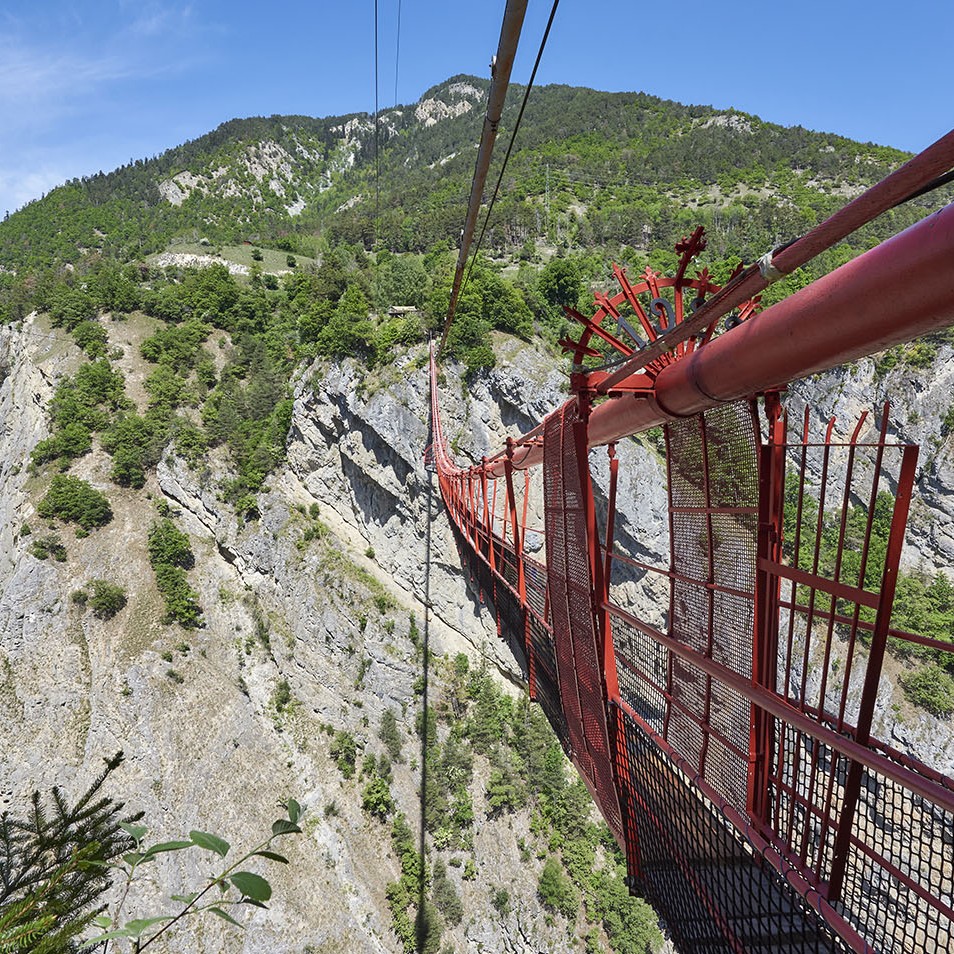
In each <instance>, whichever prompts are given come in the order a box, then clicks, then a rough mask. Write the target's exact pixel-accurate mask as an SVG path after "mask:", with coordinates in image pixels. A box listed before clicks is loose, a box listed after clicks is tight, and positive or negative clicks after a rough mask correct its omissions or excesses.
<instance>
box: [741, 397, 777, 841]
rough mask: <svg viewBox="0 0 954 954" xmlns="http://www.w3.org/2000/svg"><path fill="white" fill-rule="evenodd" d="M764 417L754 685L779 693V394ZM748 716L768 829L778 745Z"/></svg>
mask: <svg viewBox="0 0 954 954" xmlns="http://www.w3.org/2000/svg"><path fill="white" fill-rule="evenodd" d="M765 415H766V417H767V419H768V441H767V442H766V443H765V444H763V445H762V447H761V448H760V450H759V525H758V538H757V541H756V571H755V614H754V632H753V634H752V681H753V682H754V683H755V684H756V685H757V686H762V687H764V688H765V689H768V690H769V691H770V692H775V690H776V673H777V671H778V613H779V595H780V593H779V587H780V580H779V578H778V576H776V575H775V574H773V573H771V572H769V571H768V570H767V569H765V568H764V563H763V561H768V562H771V563H778V562H780V560H781V556H782V523H783V516H784V511H785V432H786V422H785V418H784V416H783V415H782V406H781V403H780V401H779V396H778V392H777V391H770V392H768V393H767V394H766V395H765ZM750 712H751V715H750V726H749V769H748V791H747V803H748V804H747V808H748V812H749V815H750V817H751V818H752V820H753V821H758V822H760V823H761V824H762V825H764V826H767V825H768V823H769V818H770V815H771V808H772V807H771V805H770V804H769V773H770V771H771V767H772V760H773V751H774V746H775V720H774V719H773V717H772V716H770V715H769V714H768V713H767V712H766V711H765V710H764V709H761V708H759V707H758V706H757V705H754V704H753V705H752V706H751V710H750Z"/></svg>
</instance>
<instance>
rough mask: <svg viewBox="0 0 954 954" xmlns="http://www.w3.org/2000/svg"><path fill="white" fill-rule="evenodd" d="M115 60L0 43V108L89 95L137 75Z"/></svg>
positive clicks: (130, 66) (131, 65)
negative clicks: (106, 85) (107, 84)
mask: <svg viewBox="0 0 954 954" xmlns="http://www.w3.org/2000/svg"><path fill="white" fill-rule="evenodd" d="M140 70H141V68H137V67H136V65H135V64H134V63H132V62H123V61H122V60H121V59H118V58H116V57H108V56H107V57H83V56H78V55H76V54H74V53H69V52H57V51H53V50H43V49H39V48H34V49H29V48H24V47H12V46H11V45H10V44H9V43H2V42H0V107H3V106H4V105H9V104H14V105H25V104H37V103H43V102H48V103H51V104H55V103H58V102H59V103H61V102H62V100H63V98H64V97H66V98H70V99H73V98H77V97H81V96H85V95H88V94H89V93H90V92H92V91H95V90H96V89H97V88H98V87H100V86H102V85H104V84H106V83H111V82H117V81H123V80H126V79H129V78H130V77H131V76H133V75H135V74H136V73H137V72H139V71H140Z"/></svg>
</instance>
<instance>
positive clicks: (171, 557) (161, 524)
mask: <svg viewBox="0 0 954 954" xmlns="http://www.w3.org/2000/svg"><path fill="white" fill-rule="evenodd" d="M147 545H148V548H149V562H150V563H151V564H152V565H153V567H154V568H155V569H158V568H159V567H160V566H178V567H182V568H183V569H185V570H189V569H191V568H192V567H193V566H195V556H194V555H193V553H192V547H191V546H189V538H188V537H187V536H186V535H185V534H184V533H183V532H182V531H181V530H180V529H179V528H178V527H177V526H176V525H175V524H174V523H173V522H172V521H171V520H170V519H169V518H168V517H164V518H163V519H162V520H160V521H158V522H157V523H154V524H153V525H152V526H151V527H150V528H149V538H148V544H147Z"/></svg>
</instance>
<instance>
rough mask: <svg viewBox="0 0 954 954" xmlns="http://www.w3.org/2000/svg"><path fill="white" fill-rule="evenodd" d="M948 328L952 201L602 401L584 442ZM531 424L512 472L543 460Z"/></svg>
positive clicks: (496, 463)
mask: <svg viewBox="0 0 954 954" xmlns="http://www.w3.org/2000/svg"><path fill="white" fill-rule="evenodd" d="M949 325H954V203H952V204H951V205H948V206H946V207H945V208H943V209H941V210H940V211H938V212H935V213H933V214H932V215H929V216H928V217H927V218H926V219H922V220H921V221H920V222H918V223H916V224H915V225H912V226H911V227H910V228H908V229H905V231H903V232H901V233H900V234H898V235H895V236H894V237H893V238H890V239H888V240H887V241H885V242H882V243H881V244H880V245H878V246H876V247H875V248H873V249H871V250H870V251H868V252H865V253H863V254H862V255H859V256H858V257H857V258H855V259H853V260H852V261H850V262H848V263H847V264H846V265H842V266H841V268H838V269H836V270H835V271H833V272H831V273H830V274H828V275H826V276H825V277H824V278H821V279H819V280H818V281H816V282H814V283H812V284H811V285H809V286H808V287H806V288H803V289H802V290H801V291H798V292H796V293H795V294H794V295H791V296H790V297H789V298H786V299H785V300H784V301H781V302H779V303H778V304H776V305H772V306H771V307H770V308H766V309H765V311H764V312H762V313H761V314H760V315H757V316H755V317H754V318H752V319H750V320H749V321H745V322H743V323H742V324H741V325H739V326H738V327H736V328H734V329H733V330H732V331H730V332H725V333H723V334H721V335H719V336H718V337H717V338H714V339H712V340H711V341H710V342H709V343H708V344H706V345H705V346H704V347H701V348H698V349H697V350H695V351H693V352H692V354H690V355H689V356H688V357H686V358H683V359H682V360H680V361H677V362H675V363H674V364H671V365H669V366H667V367H666V368H664V369H663V370H662V371H661V372H660V373H659V375H658V377H657V378H656V381H655V386H654V388H653V390H652V391H637V392H635V393H628V394H623V395H620V396H617V397H611V398H610V399H609V400H608V401H605V402H604V403H603V404H601V405H599V406H597V407H595V408H594V409H593V411H592V412H591V414H590V420H589V446H590V447H599V446H601V445H603V444H609V443H612V442H613V441H617V440H620V439H621V438H623V437H628V436H629V435H631V434H638V433H640V432H642V431H646V430H648V429H649V428H651V427H656V426H657V425H659V424H663V423H665V422H666V421H668V420H674V419H676V418H681V417H690V416H692V415H693V414H698V413H699V412H700V411H705V410H708V409H709V408H711V407H715V406H716V405H717V404H724V403H729V402H731V401H737V400H740V399H742V398H746V397H750V396H751V395H753V394H759V393H761V392H763V391H768V390H771V389H773V388H776V387H779V386H782V385H785V384H788V383H789V382H790V381H795V380H797V379H798V378H804V377H807V376H808V375H810V374H815V373H817V372H819V371H827V370H830V369H831V368H835V367H838V366H839V365H842V364H845V363H846V362H848V361H854V360H855V359H857V358H862V357H865V356H867V355H870V354H874V353H875V352H878V351H883V350H884V349H885V348H890V347H893V346H894V345H897V344H902V343H904V342H906V341H911V340H912V339H914V338H917V337H919V336H920V335H926V334H929V333H930V332H932V331H938V330H939V329H941V328H946V327H948V326H949ZM572 400H574V401H575V400H576V398H573V399H572ZM541 426H542V425H541ZM541 426H538V427H536V428H534V430H533V431H531V432H530V433H529V434H526V435H524V437H523V438H521V439H520V441H518V442H517V446H516V453H515V454H514V459H513V467H514V469H515V470H525V469H527V468H529V467H536V466H538V465H539V464H541V463H542V462H543V446H542V444H541V443H538V442H535V440H533V439H532V438H531V435H534V436H535V435H537V434H539V433H540V431H541ZM487 469H488V472H489V473H490V474H492V475H493V476H495V477H499V476H502V475H503V472H504V465H503V460H502V458H501V456H500V455H498V457H497V458H491V459H490V460H489V461H488V464H487Z"/></svg>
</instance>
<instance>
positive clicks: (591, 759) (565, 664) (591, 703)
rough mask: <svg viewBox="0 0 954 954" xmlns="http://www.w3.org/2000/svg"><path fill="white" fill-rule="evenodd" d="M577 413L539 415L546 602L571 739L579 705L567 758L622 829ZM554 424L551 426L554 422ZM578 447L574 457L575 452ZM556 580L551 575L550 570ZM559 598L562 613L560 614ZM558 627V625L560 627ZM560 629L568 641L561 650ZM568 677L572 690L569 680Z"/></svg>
mask: <svg viewBox="0 0 954 954" xmlns="http://www.w3.org/2000/svg"><path fill="white" fill-rule="evenodd" d="M578 420H579V416H578V412H577V408H576V406H575V405H570V406H565V407H564V408H562V409H561V410H560V411H558V412H556V413H555V414H553V415H551V417H550V418H548V419H547V423H546V428H545V432H544V486H545V488H547V489H546V492H545V496H546V505H547V507H548V508H550V507H553V506H554V505H555V504H557V500H556V493H557V492H558V491H559V492H560V493H561V496H562V500H561V501H559V509H560V511H561V512H562V531H563V532H562V534H561V533H559V532H558V533H557V534H551V533H550V526H551V524H550V520H551V514H552V517H553V518H554V519H555V520H556V521H557V523H558V530H559V528H560V515H558V514H557V513H555V512H553V511H551V510H549V509H548V511H547V566H548V570H549V578H550V609H551V613H552V619H553V631H554V637H555V639H556V643H557V657H558V660H559V675H560V692H561V696H562V698H563V699H564V712H565V713H567V724H568V727H569V730H570V735H571V738H572V736H573V732H574V726H573V724H572V718H575V713H574V714H573V717H571V716H570V713H569V712H568V711H567V704H566V700H567V698H569V700H570V705H571V706H572V705H577V704H578V705H579V713H580V729H581V732H582V737H581V744H580V745H579V746H577V745H576V744H575V742H574V750H575V751H574V758H575V760H576V761H577V765H578V767H579V768H580V771H581V772H582V773H583V776H584V779H585V780H586V781H587V783H588V784H589V786H590V788H591V790H592V792H593V794H594V796H595V798H596V801H597V804H598V805H599V806H600V810H601V811H602V812H603V816H604V818H605V819H606V822H607V824H608V825H609V826H610V828H611V829H612V830H613V832H614V833H615V834H616V835H617V837H621V836H622V828H621V822H620V817H619V806H618V802H617V793H616V784H615V782H614V780H613V762H612V755H611V752H610V744H609V730H608V728H607V725H606V708H605V706H606V693H605V691H604V686H603V668H602V660H601V658H600V653H599V648H598V644H597V632H596V627H595V620H594V616H593V598H592V595H593V588H594V581H593V578H592V574H591V572H590V550H589V529H588V526H587V503H588V500H589V497H588V495H589V494H590V489H589V485H588V480H589V475H588V471H586V470H585V468H586V466H587V459H586V450H585V442H584V443H583V449H582V451H581V450H580V448H579V447H578V445H577V441H576V436H575V434H574V426H575V425H576V424H577V422H578ZM556 424H558V425H559V429H558V430H557V429H556V427H555V426H552V425H556ZM581 453H582V459H581ZM561 574H562V575H563V577H564V578H563V579H560V580H559V581H557V579H556V577H557V576H558V575H561ZM564 600H565V615H564V605H563V603H564ZM564 626H565V627H566V629H565V630H563V627H564ZM564 633H565V636H566V638H567V641H568V646H567V649H564V645H563V639H564ZM571 681H572V682H575V690H574V688H573V687H572V686H571V685H570V682H571Z"/></svg>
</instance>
